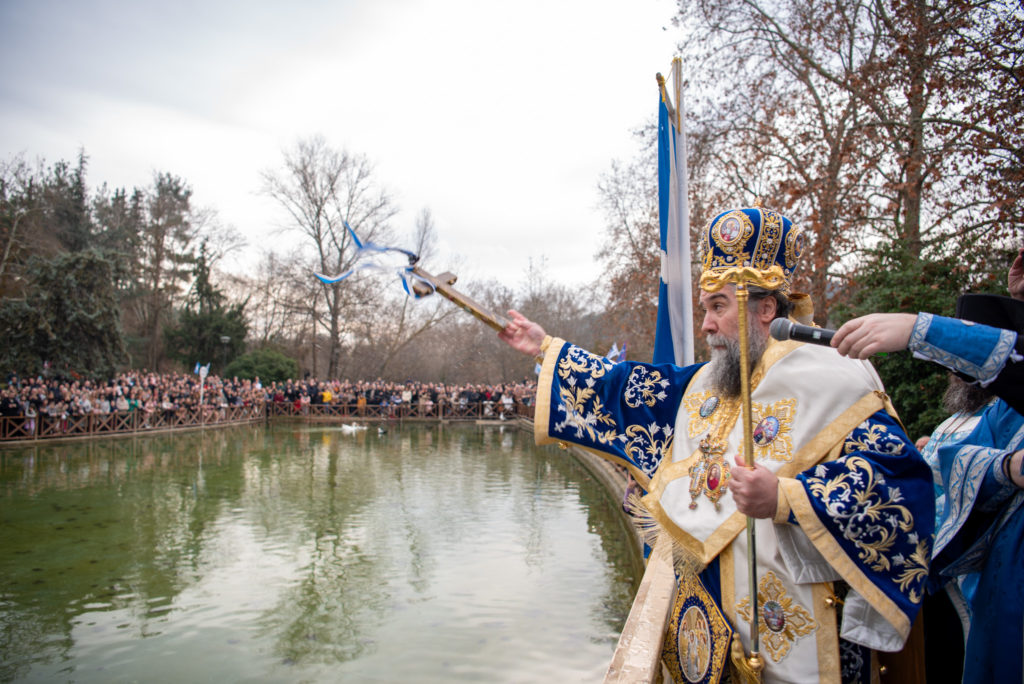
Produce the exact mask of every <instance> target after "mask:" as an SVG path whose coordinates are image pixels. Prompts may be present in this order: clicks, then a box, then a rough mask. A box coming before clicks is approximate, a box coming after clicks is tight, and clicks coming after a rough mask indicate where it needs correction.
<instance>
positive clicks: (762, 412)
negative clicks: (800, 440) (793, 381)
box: [750, 399, 796, 463]
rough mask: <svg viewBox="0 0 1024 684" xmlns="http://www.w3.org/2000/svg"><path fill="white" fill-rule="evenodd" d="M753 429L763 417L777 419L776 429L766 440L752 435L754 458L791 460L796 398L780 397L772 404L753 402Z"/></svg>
mask: <svg viewBox="0 0 1024 684" xmlns="http://www.w3.org/2000/svg"><path fill="white" fill-rule="evenodd" d="M750 412H751V418H752V421H753V423H754V426H753V427H754V429H755V430H756V428H757V427H758V426H759V425H760V424H761V423H762V421H764V420H765V419H768V418H775V419H776V421H778V425H777V426H776V427H777V431H776V432H775V434H774V435H772V436H771V439H768V440H767V441H766V442H760V443H759V442H758V439H757V435H756V434H755V435H754V458H757V459H769V460H772V461H786V462H787V463H788V462H789V461H792V460H793V437H792V432H793V421H794V420H795V419H796V399H782V400H781V401H777V402H775V403H774V404H759V403H757V402H754V403H753V404H752V405H751V407H750Z"/></svg>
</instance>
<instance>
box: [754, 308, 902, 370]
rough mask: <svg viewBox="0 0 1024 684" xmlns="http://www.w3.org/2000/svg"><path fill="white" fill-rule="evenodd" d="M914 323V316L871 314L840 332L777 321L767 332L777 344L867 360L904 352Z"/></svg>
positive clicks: (773, 322) (855, 320) (787, 321)
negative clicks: (791, 343) (806, 346)
mask: <svg viewBox="0 0 1024 684" xmlns="http://www.w3.org/2000/svg"><path fill="white" fill-rule="evenodd" d="M916 320H917V316H915V315H914V314H901V313H874V314H868V315H867V316H861V317H859V318H854V319H853V320H850V321H847V322H846V323H844V324H843V325H842V326H841V327H840V328H839V330H829V329H827V328H815V327H813V326H810V325H800V324H799V323H794V322H793V321H790V320H787V319H785V318H776V319H775V320H774V321H772V324H771V327H770V328H769V329H768V331H769V333H770V334H771V336H772V337H774V338H775V339H777V340H797V341H799V342H810V343H811V344H820V345H825V346H831V347H835V348H836V351H838V352H839V353H840V354H842V355H843V356H849V357H851V358H854V359H866V358H868V357H869V356H871V355H872V354H879V353H884V352H891V351H901V350H903V349H906V348H907V343H909V342H910V333H911V332H912V331H913V330H914V322H915V321H916Z"/></svg>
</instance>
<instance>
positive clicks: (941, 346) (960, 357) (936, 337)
mask: <svg viewBox="0 0 1024 684" xmlns="http://www.w3.org/2000/svg"><path fill="white" fill-rule="evenodd" d="M1016 343H1017V333H1015V332H1013V331H1012V330H1003V329H1001V328H993V327H990V326H987V325H982V324H980V323H972V322H971V321H963V320H960V319H958V318H946V317H945V316H936V315H935V314H930V313H919V314H918V315H917V320H916V321H915V323H914V329H913V331H912V332H911V334H910V341H909V343H908V344H907V349H909V350H910V351H912V352H913V353H914V356H916V357H917V358H920V359H924V360H926V361H934V362H935V363H938V364H940V365H942V366H945V367H946V368H949V369H950V370H952V371H955V372H957V373H962V374H964V375H966V376H969V377H972V378H975V379H976V380H978V381H979V382H980V383H981V384H982V385H987V384H989V383H990V382H992V381H993V380H995V378H996V376H997V375H999V373H1000V371H1002V370H1003V367H1004V366H1006V363H1007V361H1008V360H1010V359H1011V358H1012V355H1013V353H1014V345H1015V344H1016Z"/></svg>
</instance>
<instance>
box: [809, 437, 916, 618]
mask: <svg viewBox="0 0 1024 684" xmlns="http://www.w3.org/2000/svg"><path fill="white" fill-rule="evenodd" d="M865 432H866V433H867V432H871V431H865ZM883 432H884V430H883ZM871 434H877V433H874V432H871ZM870 438H871V435H870V434H869V435H868V439H870ZM841 461H842V462H843V463H844V464H845V467H846V470H845V471H843V472H841V473H839V474H838V475H836V476H835V477H833V478H831V479H828V480H824V479H818V480H810V490H811V493H812V494H813V495H814V496H816V497H818V498H819V499H821V501H822V504H823V505H824V507H825V511H826V513H827V514H828V516H829V517H830V518H832V520H833V521H835V523H836V524H837V525H838V526H839V528H840V529H841V530H842V532H843V538H844V539H847V540H849V541H850V542H851V543H852V544H854V545H855V546H856V547H857V549H858V550H859V554H858V557H859V559H860V560H861V561H863V562H864V563H865V564H866V565H867V566H868V567H870V568H871V569H872V570H874V571H875V572H889V573H894V574H895V573H896V572H897V570H896V568H895V567H894V566H898V567H899V568H901V569H900V570H899V571H898V572H899V574H898V575H896V578H895V581H896V582H897V584H898V585H899V587H900V589H901V590H902V591H903V592H904V593H906V594H907V597H908V598H909V599H910V600H911V601H913V602H914V603H918V602H920V600H921V598H922V597H921V591H920V589H921V587H922V583H923V582H924V579H925V577H926V576H927V574H928V559H929V557H930V555H931V553H930V544H929V541H928V539H926V538H920V535H918V534H917V532H914V531H913V529H914V516H913V515H912V514H911V512H910V511H909V510H908V509H907V508H906V506H902V505H900V504H899V502H901V501H903V494H902V492H900V489H899V487H889V486H888V485H886V483H885V478H884V477H883V476H882V475H881V474H878V473H875V472H874V470H873V469H872V467H871V464H870V463H869V462H868V461H867V460H866V459H864V458H862V457H860V456H848V457H844V458H843V459H841ZM827 472H828V471H827V469H826V467H825V466H824V465H819V466H817V468H816V469H815V474H816V475H817V477H818V478H823V477H824V476H825V475H826V474H827ZM904 534H905V536H904ZM908 543H909V544H910V545H912V550H911V551H910V553H909V555H904V554H903V553H902V552H900V553H893V548H894V547H895V546H897V545H899V546H903V547H905V546H906V545H907V544H908ZM912 585H916V586H912Z"/></svg>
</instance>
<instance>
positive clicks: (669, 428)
mask: <svg viewBox="0 0 1024 684" xmlns="http://www.w3.org/2000/svg"><path fill="white" fill-rule="evenodd" d="M548 363H549V361H547V360H546V361H545V366H547V365H548ZM698 367H699V366H696V365H694V366H687V367H679V366H675V365H673V364H667V363H666V364H648V363H636V362H629V361H625V362H622V363H617V364H612V363H610V362H609V361H608V360H607V359H605V358H604V357H601V356H597V355H596V354H591V353H590V352H588V351H586V350H584V349H581V348H580V347H577V346H575V345H572V344H569V343H565V344H563V345H562V347H561V349H560V350H559V352H558V356H557V358H556V359H555V361H554V366H553V368H552V369H551V378H550V386H548V387H544V386H541V387H538V392H545V391H546V392H548V393H549V394H548V401H547V402H546V403H547V405H548V413H547V415H546V416H545V417H542V416H538V418H539V419H542V420H543V419H545V418H546V420H547V425H546V428H543V429H545V431H546V434H547V436H548V437H549V438H551V439H555V440H558V441H562V442H570V443H573V444H578V445H580V446H583V447H586V448H588V449H592V450H595V451H597V452H599V453H600V454H601V455H602V456H605V457H610V460H612V461H613V462H618V463H620V464H621V465H624V466H626V467H627V468H629V469H630V471H631V472H633V474H634V475H639V480H640V481H641V484H643V485H644V486H646V484H647V483H646V482H643V480H645V479H647V480H649V478H650V477H652V476H653V475H654V471H655V470H657V468H658V464H659V463H660V462H661V459H662V458H663V457H664V456H665V455H666V454H668V453H671V447H672V438H673V436H674V435H673V433H674V431H675V421H676V412H677V411H678V408H679V404H680V401H681V400H682V396H683V393H684V392H685V390H686V386H687V384H689V382H690V379H691V378H692V377H693V374H694V373H695V372H696V371H697V368H698ZM545 375H546V372H545V373H542V378H543V376H545ZM545 381H546V378H545Z"/></svg>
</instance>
